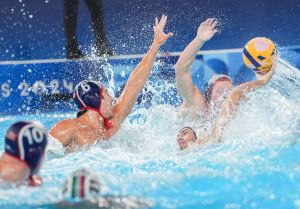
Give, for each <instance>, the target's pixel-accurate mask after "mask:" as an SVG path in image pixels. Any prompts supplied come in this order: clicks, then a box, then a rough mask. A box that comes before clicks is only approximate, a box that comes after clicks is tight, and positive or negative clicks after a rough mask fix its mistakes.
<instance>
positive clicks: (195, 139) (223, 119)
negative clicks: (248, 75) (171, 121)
mask: <svg viewBox="0 0 300 209" xmlns="http://www.w3.org/2000/svg"><path fill="white" fill-rule="evenodd" d="M274 70H275V65H273V67H272V69H271V71H269V72H268V73H266V74H264V75H262V76H260V77H258V78H259V79H258V80H255V81H250V82H247V83H243V84H241V85H239V86H237V87H235V88H234V89H233V90H232V91H230V92H229V93H228V96H227V97H226V99H225V101H224V102H223V103H222V106H221V108H220V111H219V114H218V116H217V119H216V123H215V124H214V125H213V127H212V129H211V131H210V132H209V133H208V134H206V135H200V134H198V136H197V135H196V132H195V130H193V129H192V128H190V127H185V128H182V129H181V130H180V131H179V133H178V135H177V142H178V145H179V148H180V150H183V149H185V148H187V147H189V146H190V145H193V144H197V145H203V144H210V143H216V142H220V141H221V137H222V134H223V132H224V130H225V128H226V126H228V124H229V123H230V121H231V120H232V118H233V117H234V115H235V113H236V111H237V108H238V105H239V103H240V102H241V100H242V99H243V98H244V96H245V95H246V94H247V93H249V92H251V91H253V90H255V89H257V88H260V87H262V86H264V85H266V84H267V83H268V82H269V81H270V79H271V78H272V76H273V74H274Z"/></svg>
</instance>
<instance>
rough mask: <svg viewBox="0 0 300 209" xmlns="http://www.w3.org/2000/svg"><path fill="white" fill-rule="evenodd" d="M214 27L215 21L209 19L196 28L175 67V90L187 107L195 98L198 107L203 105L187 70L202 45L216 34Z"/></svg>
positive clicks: (200, 95)
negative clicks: (195, 32) (198, 102)
mask: <svg viewBox="0 0 300 209" xmlns="http://www.w3.org/2000/svg"><path fill="white" fill-rule="evenodd" d="M216 26H217V21H216V19H214V18H209V19H207V20H206V21H205V22H202V23H201V24H200V26H199V28H198V31H197V36H196V37H195V38H194V40H193V41H192V42H191V43H190V44H189V45H188V46H187V47H186V48H185V49H184V50H183V52H182V53H181V55H180V57H179V59H178V61H177V63H176V65H175V72H176V84H177V89H178V92H179V94H180V95H181V96H182V97H183V99H184V102H185V103H186V104H187V105H193V104H194V100H195V96H196V97H197V98H199V99H197V100H200V103H201V104H200V105H205V99H204V97H203V95H202V94H201V92H200V91H199V90H198V89H197V87H196V86H195V85H194V84H193V81H192V76H191V74H190V72H189V70H190V67H191V65H192V63H193V62H194V61H195V58H196V55H197V53H198V51H199V50H200V48H201V47H202V45H203V44H204V43H205V42H206V41H208V40H210V39H211V38H212V37H213V36H214V34H215V33H216V32H217V29H216Z"/></svg>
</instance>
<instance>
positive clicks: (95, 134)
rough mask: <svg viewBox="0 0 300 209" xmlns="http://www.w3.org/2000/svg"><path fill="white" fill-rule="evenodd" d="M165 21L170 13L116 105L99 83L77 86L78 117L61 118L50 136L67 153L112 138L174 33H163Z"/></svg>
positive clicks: (162, 19) (155, 28) (155, 27)
mask: <svg viewBox="0 0 300 209" xmlns="http://www.w3.org/2000/svg"><path fill="white" fill-rule="evenodd" d="M166 22H167V16H164V15H163V16H162V18H161V19H160V21H159V22H158V19H157V18H156V19H155V26H154V40H153V43H152V45H151V47H150V49H149V51H148V52H147V54H146V55H145V56H144V58H143V59H142V61H141V62H140V63H139V64H138V66H137V67H136V68H135V69H134V71H133V72H132V73H131V75H130V77H129V78H128V81H127V83H126V85H125V88H124V90H123V93H122V94H121V96H120V97H119V99H118V100H117V102H116V103H115V104H112V101H113V98H112V97H111V96H110V95H109V94H108V92H107V91H106V88H105V86H104V85H103V84H101V83H99V82H96V81H82V82H80V83H79V84H78V85H77V86H76V88H75V92H74V100H75V102H76V103H77V105H78V107H79V109H80V113H79V115H78V116H79V117H78V118H74V119H66V120H63V121H60V122H58V123H57V124H56V125H55V126H54V127H53V128H52V130H51V131H50V136H52V137H53V138H55V139H57V140H59V141H60V142H61V143H62V144H63V146H64V147H65V148H66V149H65V150H66V151H67V152H69V151H72V150H74V148H75V147H77V146H81V145H86V144H92V143H94V142H95V141H96V140H97V139H105V140H107V139H110V138H111V137H112V136H113V135H114V134H115V133H116V132H117V131H118V130H119V128H120V124H121V123H122V122H123V121H124V120H125V119H126V117H127V116H128V115H129V114H130V112H131V110H132V108H133V106H134V104H135V102H136V99H137V96H138V94H139V93H140V92H141V90H142V89H143V87H144V85H145V83H146V80H147V77H148V75H149V74H150V71H151V69H152V67H153V63H154V61H155V57H156V55H157V53H158V50H159V48H160V46H161V45H163V44H164V43H165V42H166V41H167V40H168V39H169V38H170V37H171V36H172V35H173V34H172V33H168V34H165V33H164V31H163V30H164V27H165V25H166Z"/></svg>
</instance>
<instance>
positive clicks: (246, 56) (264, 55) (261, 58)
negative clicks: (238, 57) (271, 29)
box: [243, 37, 277, 74]
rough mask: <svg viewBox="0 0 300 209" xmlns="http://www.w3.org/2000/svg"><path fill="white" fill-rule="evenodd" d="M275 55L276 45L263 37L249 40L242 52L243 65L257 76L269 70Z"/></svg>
mask: <svg viewBox="0 0 300 209" xmlns="http://www.w3.org/2000/svg"><path fill="white" fill-rule="evenodd" d="M276 55H277V49H276V45H275V44H274V43H273V42H272V41H271V40H270V39H267V38H265V37H257V38H253V39H251V40H250V41H249V42H248V43H247V44H246V45H245V47H244V50H243V60H244V63H245V65H246V66H247V67H248V68H250V69H251V70H253V71H255V72H257V73H259V74H265V73H267V72H269V71H270V70H271V68H272V64H273V59H274V57H275V56H276Z"/></svg>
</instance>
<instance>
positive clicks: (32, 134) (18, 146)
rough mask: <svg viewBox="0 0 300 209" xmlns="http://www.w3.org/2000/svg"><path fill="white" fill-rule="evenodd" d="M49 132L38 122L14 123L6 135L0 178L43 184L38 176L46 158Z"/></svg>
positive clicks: (32, 184)
mask: <svg viewBox="0 0 300 209" xmlns="http://www.w3.org/2000/svg"><path fill="white" fill-rule="evenodd" d="M46 146H47V134H46V132H45V129H44V128H43V126H42V125H41V124H39V123H37V122H25V121H20V122H17V123H14V124H13V125H11V126H10V128H9V129H8V130H7V133H6V135H5V151H4V153H3V155H2V156H1V158H0V179H1V180H3V181H6V182H12V183H22V182H24V181H25V182H29V185H31V186H35V185H37V184H41V183H42V182H41V178H40V177H39V176H37V173H38V172H39V170H40V167H41V164H42V162H43V160H44V155H45V149H46Z"/></svg>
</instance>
